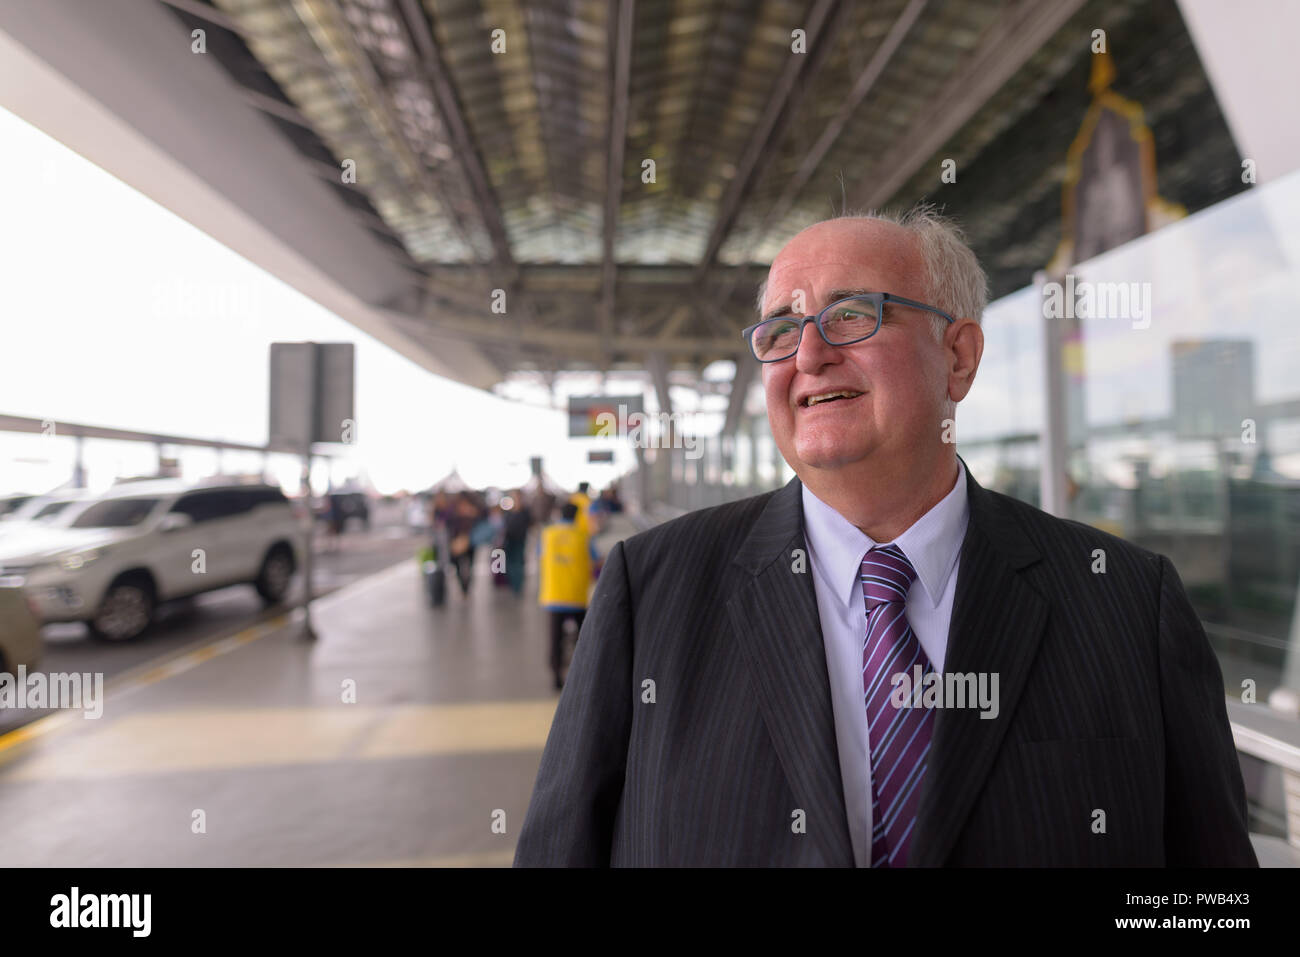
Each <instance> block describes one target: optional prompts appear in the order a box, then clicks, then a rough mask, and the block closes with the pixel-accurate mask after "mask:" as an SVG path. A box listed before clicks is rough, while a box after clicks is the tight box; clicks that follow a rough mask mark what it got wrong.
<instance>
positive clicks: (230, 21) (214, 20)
mask: <svg viewBox="0 0 1300 957" xmlns="http://www.w3.org/2000/svg"><path fill="white" fill-rule="evenodd" d="M160 2H161V3H165V4H167V6H169V7H175V8H176V9H177V10H183V11H184V12H185V13H188V14H189V15H190V16H192V17H197V18H198V19H200V20H206V21H208V23H211V24H213V25H214V26H218V27H221V29H223V30H229V31H230V32H231V33H238V34H240V35H241V36H242V35H243V32H244V31H243V28H242V27H241V26H240V25H239V21H238V20H237V19H235V18H234V17H232V16H231V15H230V14H228V13H224V12H223V11H221V10H218V9H217V8H216V7H213V6H210V5H209V4H206V3H201V2H200V0H160Z"/></svg>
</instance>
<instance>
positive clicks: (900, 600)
mask: <svg viewBox="0 0 1300 957" xmlns="http://www.w3.org/2000/svg"><path fill="white" fill-rule="evenodd" d="M861 579H862V597H863V598H864V599H865V600H866V604H867V637H866V641H865V643H864V644H863V647H862V691H863V698H864V701H865V703H866V708H867V738H868V741H869V743H870V747H871V821H872V829H871V866H872V867H901V866H903V865H904V864H906V863H907V848H908V843H909V841H910V840H911V836H912V825H913V824H915V823H916V810H917V805H918V804H919V801H920V795H921V780H922V778H923V777H924V776H925V763H926V756H927V755H928V754H929V752H930V731H931V728H932V726H933V724H934V718H933V712H932V710H931V709H930V708H923V707H919V703H920V698H919V696H917V697H916V698H915V699H913V698H910V697H909V699H908V700H909V703H912V701H915V702H916V703H917V704H918V707H903V708H900V707H897V706H896V705H895V704H893V703H892V702H891V701H890V697H891V695H893V694H894V683H893V682H892V681H891V679H892V678H893V676H894V675H896V674H899V673H900V672H901V673H904V674H906V675H907V676H908V682H909V684H908V689H909V690H910V691H911V692H913V694H915V692H916V690H917V689H916V688H915V687H914V686H913V685H912V681H913V678H914V676H915V671H914V669H915V667H916V666H917V665H920V666H921V674H922V675H923V676H924V675H928V674H929V673H930V672H931V671H933V670H934V669H933V667H932V666H931V665H930V659H929V658H927V657H926V654H925V651H924V650H922V648H921V643H920V642H919V641H917V640H916V635H914V634H912V627H911V625H909V624H908V622H907V615H906V614H904V609H905V605H906V602H907V590H908V589H909V588H910V587H911V585H912V582H914V581H915V580H916V569H914V568H913V567H912V563H911V562H909V561H908V560H907V556H906V555H904V554H903V550H902V549H900V548H899V547H898V546H897V545H892V544H891V545H881V546H877V547H876V548H873V549H871V550H870V551H869V552H867V554H866V556H865V557H864V558H863V559H862V574H861Z"/></svg>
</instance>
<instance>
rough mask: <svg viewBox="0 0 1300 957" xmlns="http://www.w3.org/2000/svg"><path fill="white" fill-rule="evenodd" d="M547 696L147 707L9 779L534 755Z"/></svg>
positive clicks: (37, 759)
mask: <svg viewBox="0 0 1300 957" xmlns="http://www.w3.org/2000/svg"><path fill="white" fill-rule="evenodd" d="M555 705H556V701H555V699H553V698H548V699H541V700H537V701H480V702H473V703H469V704H448V705H432V704H431V705H406V706H401V707H396V708H379V707H367V706H361V705H346V704H337V705H326V706H314V707H302V708H229V709H225V708H212V709H194V710H184V711H145V712H140V713H138V714H129V715H126V716H125V717H122V718H118V719H117V720H116V721H113V722H112V723H111V724H109V725H107V726H105V727H103V728H95V729H93V730H90V731H88V732H87V733H85V734H82V735H78V736H77V737H76V738H74V739H72V740H70V741H67V742H65V743H64V744H63V746H61V747H59V748H56V749H47V750H44V751H41V752H39V753H37V754H34V755H32V756H31V758H30V759H29V760H27V761H26V762H24V763H23V764H21V765H19V766H18V767H15V768H14V769H13V770H12V771H11V772H10V773H9V774H8V776H7V778H6V780H9V781H35V780H42V781H45V780H64V779H87V778H109V777H118V776H123V775H133V774H159V773H168V772H176V771H208V770H232V769H238V768H251V767H267V766H271V765H281V766H283V765H295V764H320V763H326V762H331V761H342V760H357V761H367V760H371V761H373V760H380V759H384V758H394V757H415V756H422V755H448V754H484V753H490V752H501V751H537V752H540V751H541V749H542V747H543V746H544V745H545V744H546V736H547V734H548V733H549V731H550V726H551V719H552V717H553V716H554V713H555Z"/></svg>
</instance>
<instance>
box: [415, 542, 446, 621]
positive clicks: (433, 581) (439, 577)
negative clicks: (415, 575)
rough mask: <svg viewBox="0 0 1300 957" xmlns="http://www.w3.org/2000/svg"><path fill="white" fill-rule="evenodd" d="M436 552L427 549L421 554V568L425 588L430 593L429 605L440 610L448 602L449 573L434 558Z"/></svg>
mask: <svg viewBox="0 0 1300 957" xmlns="http://www.w3.org/2000/svg"><path fill="white" fill-rule="evenodd" d="M434 554H435V552H434V550H433V549H432V548H426V549H425V550H424V551H422V552H421V553H420V568H421V570H422V571H423V573H424V587H425V589H426V590H427V591H428V593H429V604H431V605H432V606H433V607H434V608H440V607H441V606H442V605H443V604H444V603H445V602H446V601H447V571H446V569H444V568H443V567H442V564H441V563H440V562H439V561H438V560H437V559H436V558H434Z"/></svg>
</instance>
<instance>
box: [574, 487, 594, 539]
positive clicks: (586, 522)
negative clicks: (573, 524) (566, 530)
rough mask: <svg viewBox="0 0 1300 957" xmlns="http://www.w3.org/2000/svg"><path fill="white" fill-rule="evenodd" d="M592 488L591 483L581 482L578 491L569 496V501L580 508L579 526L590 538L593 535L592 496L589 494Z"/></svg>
mask: <svg viewBox="0 0 1300 957" xmlns="http://www.w3.org/2000/svg"><path fill="white" fill-rule="evenodd" d="M590 488H591V484H590V483H588V482H579V483H578V490H577V491H576V492H574V493H573V494H572V495H570V496H569V501H570V502H572V503H573V504H574V505H576V506H578V518H577V526H578V528H579V529H581V530H582V534H584V535H586V536H588V537H590V535H591V521H590V514H591V496H590V495H588V494H587V490H588V489H590Z"/></svg>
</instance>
